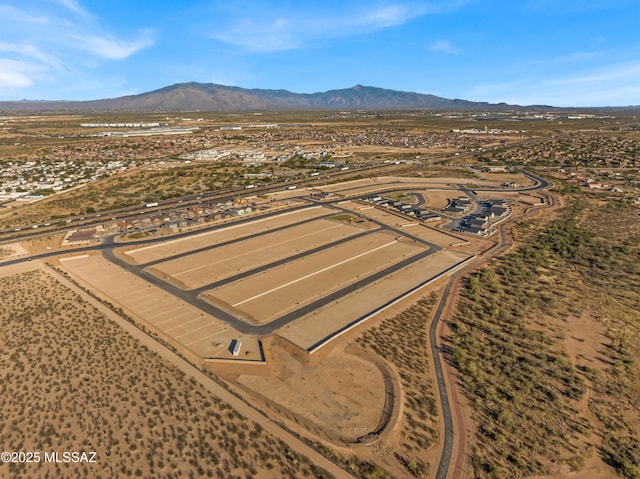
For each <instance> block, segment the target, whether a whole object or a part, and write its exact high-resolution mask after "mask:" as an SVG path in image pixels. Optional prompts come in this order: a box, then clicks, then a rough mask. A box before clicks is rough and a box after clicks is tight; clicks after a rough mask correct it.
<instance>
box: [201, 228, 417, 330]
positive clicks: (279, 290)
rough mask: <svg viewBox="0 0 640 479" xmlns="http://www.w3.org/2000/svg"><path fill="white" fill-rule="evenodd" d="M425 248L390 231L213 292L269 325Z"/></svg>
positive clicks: (210, 294) (209, 295)
mask: <svg viewBox="0 0 640 479" xmlns="http://www.w3.org/2000/svg"><path fill="white" fill-rule="evenodd" d="M423 250H424V248H422V247H420V246H418V245H415V244H413V243H410V242H407V241H398V240H397V239H396V237H395V236H394V235H392V234H389V233H386V232H385V233H382V232H378V233H376V232H374V233H371V234H369V235H366V236H364V237H360V238H358V239H355V240H352V241H349V242H348V243H345V244H341V245H339V246H334V247H332V248H330V249H328V250H324V251H321V252H319V253H316V254H312V255H309V256H305V257H304V258H301V259H298V260H296V261H291V262H289V263H286V264H284V265H282V266H278V267H275V268H272V269H270V270H268V271H265V272H263V273H259V274H255V275H253V276H250V277H249V278H246V279H242V280H239V281H235V282H233V283H230V284H228V285H224V286H220V287H219V288H215V289H214V290H211V291H208V292H207V293H206V294H205V295H203V298H205V299H207V300H208V301H211V302H214V303H215V302H216V301H217V300H222V301H223V302H224V304H226V305H230V306H231V307H232V308H234V311H240V312H241V313H242V314H243V315H244V316H245V317H247V318H249V319H250V320H251V321H253V322H255V323H266V322H269V321H272V320H273V319H275V318H277V317H279V316H281V315H283V314H285V313H287V312H289V311H292V310H294V309H297V308H299V307H301V306H302V305H305V304H308V303H310V302H311V301H313V300H316V299H319V298H321V297H323V296H326V295H328V294H329V293H331V292H333V291H337V290H338V289H340V288H342V287H345V286H347V285H348V284H351V283H353V282H355V281H356V280H357V279H359V278H361V277H366V276H367V275H369V274H371V273H373V272H375V271H379V270H381V269H383V268H384V267H386V266H389V265H391V264H394V263H396V262H398V261H400V260H401V259H404V258H406V257H408V256H412V255H414V254H417V253H418V252H420V251H423Z"/></svg>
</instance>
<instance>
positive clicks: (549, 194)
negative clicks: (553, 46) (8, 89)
mask: <svg viewBox="0 0 640 479" xmlns="http://www.w3.org/2000/svg"><path fill="white" fill-rule="evenodd" d="M632 113H633V112H631V113H630V112H628V111H626V110H612V111H606V112H600V111H598V112H595V113H585V112H571V111H566V112H558V111H550V112H542V111H536V112H532V111H510V112H505V111H501V112H499V113H496V112H479V111H477V110H474V111H470V112H464V111H456V112H448V113H444V112H431V113H430V112H425V111H420V112H411V111H407V112H384V111H380V112H375V114H373V113H371V112H369V113H368V112H364V111H362V112H355V111H354V112H339V111H335V112H321V111H314V112H298V113H276V112H271V113H269V112H260V113H259V115H258V114H253V113H247V114H222V113H203V112H195V113H190V114H182V113H181V114H173V113H170V114H167V113H162V114H159V113H158V114H151V113H149V114H132V113H100V114H96V113H81V112H78V113H73V114H61V113H50V114H44V113H43V114H29V115H26V114H19V113H12V114H7V115H6V116H3V117H2V120H1V121H2V124H3V129H2V130H0V182H1V188H0V289H1V290H2V292H3V312H2V314H0V332H1V335H0V336H1V337H2V339H0V344H1V345H2V346H1V347H0V373H1V374H2V380H1V381H0V382H1V383H2V388H3V394H2V399H1V400H0V401H1V405H2V408H1V410H2V415H3V418H2V424H3V426H2V428H0V437H1V438H2V444H3V446H4V449H6V450H7V451H10V452H11V451H25V452H29V451H31V452H33V453H35V452H38V457H39V458H40V460H37V461H35V460H34V461H32V462H26V461H22V462H20V461H13V460H11V459H12V458H11V457H8V460H4V458H3V463H0V476H2V477H29V478H32V477H81V476H84V477H131V476H137V477H274V478H276V477H318V478H325V477H362V478H381V477H382V478H411V477H422V478H437V479H444V478H471V477H479V478H484V477H536V478H542V477H544V478H549V479H551V478H556V477H564V476H565V475H567V476H568V477H579V478H595V479H600V478H608V477H615V476H616V474H620V475H621V477H637V476H634V475H633V474H635V473H636V472H637V471H638V470H640V469H638V467H640V465H638V461H639V460H640V456H639V452H638V451H640V442H639V441H640V437H639V436H638V432H637V431H638V430H639V428H640V418H639V417H638V413H637V411H638V408H637V406H638V404H637V401H638V396H637V391H638V389H637V387H638V385H640V373H639V372H638V371H639V370H638V367H637V361H638V360H639V359H640V356H638V348H637V344H638V343H637V338H638V331H639V329H638V328H639V327H640V324H639V323H638V318H637V315H636V314H635V313H634V311H638V308H640V304H638V298H640V292H639V291H638V282H637V281H635V280H634V278H635V279H637V276H636V274H637V273H638V265H639V264H640V261H638V259H639V257H638V255H639V254H640V249H639V248H640V244H639V240H640V226H639V222H640V200H639V198H640V183H639V181H640V169H639V168H640V164H639V163H638V156H637V154H638V152H640V136H638V123H637V118H636V116H635V115H634V114H632ZM256 117H258V118H259V121H256ZM594 185H597V186H594ZM612 275H615V276H612ZM607 295H608V296H607ZM52 451H59V452H60V453H61V455H60V456H59V457H67V456H62V452H63V451H76V452H78V453H80V452H84V453H86V454H89V453H92V454H94V456H93V457H95V458H96V462H95V463H93V462H90V461H88V460H87V461H80V460H78V461H72V460H69V461H62V460H61V461H53V460H50V459H51V458H52V457H54V456H51V453H52ZM41 452H42V454H44V452H47V456H46V457H47V460H46V461H45V460H42V458H44V455H43V456H40V453H41ZM16 457H19V456H16ZM25 457H26V456H25ZM32 457H33V458H35V457H36V456H35V454H32ZM55 457H58V456H55ZM68 457H72V456H70V455H69V456H68ZM74 457H75V456H74ZM80 457H82V456H78V458H80ZM87 457H89V456H87ZM634 471H635V472H634Z"/></svg>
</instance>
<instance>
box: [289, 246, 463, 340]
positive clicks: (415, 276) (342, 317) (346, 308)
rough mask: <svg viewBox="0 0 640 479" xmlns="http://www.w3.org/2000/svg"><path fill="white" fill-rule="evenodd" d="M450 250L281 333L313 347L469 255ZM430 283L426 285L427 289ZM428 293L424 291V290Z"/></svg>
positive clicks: (397, 273)
mask: <svg viewBox="0 0 640 479" xmlns="http://www.w3.org/2000/svg"><path fill="white" fill-rule="evenodd" d="M466 258H467V256H466V255H459V254H456V253H452V252H449V251H440V252H438V253H435V254H432V255H429V256H427V257H426V258H424V259H421V260H419V261H416V262H415V263H413V264H411V265H410V266H408V267H406V268H403V269H402V270H400V271H396V272H395V273H393V274H391V275H389V276H387V277H385V278H383V279H382V280H380V281H376V282H373V283H371V284H369V285H367V286H365V287H363V288H360V289H359V290H358V291H356V292H355V293H352V294H350V295H348V296H345V297H343V298H341V299H340V300H339V301H336V302H334V303H331V304H328V305H326V306H323V307H321V308H318V309H316V310H315V311H313V312H312V313H310V314H307V315H305V316H302V317H301V318H300V319H298V320H296V321H295V322H293V323H291V324H290V325H288V326H286V327H285V328H283V329H281V330H280V331H279V332H278V334H279V335H280V336H282V337H284V338H286V339H287V340H289V341H291V342H292V343H293V344H295V345H297V346H299V347H301V348H302V349H305V350H309V349H311V348H312V347H313V346H314V345H316V344H317V343H318V342H319V341H321V340H322V339H324V338H326V337H328V336H329V335H331V334H333V333H334V332H335V331H338V330H340V329H341V328H344V327H345V326H346V325H348V324H349V323H350V322H352V321H354V320H356V319H357V318H361V317H366V316H367V315H368V314H369V313H370V312H371V311H373V310H375V309H376V308H378V307H380V306H382V305H384V304H386V303H387V302H389V301H391V300H393V299H394V298H396V297H398V296H402V295H403V294H404V293H405V292H407V291H409V290H411V289H413V288H415V287H416V286H418V285H420V284H421V283H423V282H425V281H427V280H429V279H430V278H433V277H435V276H437V275H438V274H440V273H441V272H442V271H444V270H446V269H447V268H451V267H453V266H454V265H456V264H457V263H459V262H461V261H463V260H464V259H466ZM426 287H428V286H427V285H425V291H426ZM423 293H424V291H423Z"/></svg>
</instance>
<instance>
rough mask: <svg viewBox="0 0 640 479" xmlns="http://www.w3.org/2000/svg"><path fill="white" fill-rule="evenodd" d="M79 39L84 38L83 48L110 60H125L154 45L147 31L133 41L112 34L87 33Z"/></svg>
mask: <svg viewBox="0 0 640 479" xmlns="http://www.w3.org/2000/svg"><path fill="white" fill-rule="evenodd" d="M78 39H79V40H82V42H83V43H82V44H81V45H82V48H83V49H85V50H87V51H90V52H92V53H94V54H95V55H97V56H100V57H102V58H106V59H108V60H123V59H125V58H128V57H130V56H131V55H133V54H134V53H136V52H139V51H140V50H144V49H145V48H147V47H150V46H151V45H153V39H152V38H151V34H150V33H145V34H143V35H142V36H141V37H140V38H138V39H137V40H134V41H131V42H128V41H124V40H118V39H116V38H113V37H111V36H98V35H86V36H84V37H82V38H78Z"/></svg>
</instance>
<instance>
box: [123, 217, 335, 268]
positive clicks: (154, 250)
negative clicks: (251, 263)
mask: <svg viewBox="0 0 640 479" xmlns="http://www.w3.org/2000/svg"><path fill="white" fill-rule="evenodd" d="M331 213H332V210H329V209H327V208H323V207H319V206H318V207H310V208H306V209H303V210H298V211H291V212H288V213H283V214H281V215H276V216H270V217H268V218H262V219H257V220H255V221H251V222H249V223H241V224H237V225H233V226H228V227H226V228H220V229H216V230H214V231H208V232H205V233H200V234H196V235H193V236H189V237H187V238H179V239H174V240H168V241H163V242H162V243H158V244H153V245H150V246H143V247H141V248H134V249H128V250H127V251H126V252H125V253H124V254H125V256H128V257H129V258H131V259H133V260H134V261H136V262H137V263H139V264H144V263H149V262H151V261H156V260H160V259H164V258H167V257H169V256H173V255H176V254H182V253H188V252H190V251H193V250H195V249H198V248H202V247H206V246H212V245H215V244H218V243H222V242H224V241H229V240H232V239H236V238H241V237H243V236H249V235H252V234H256V233H261V232H264V231H268V230H270V229H274V228H277V227H279V226H285V225H288V224H291V223H294V222H297V221H304V220H307V219H311V218H317V217H320V216H325V215H329V214H331Z"/></svg>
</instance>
